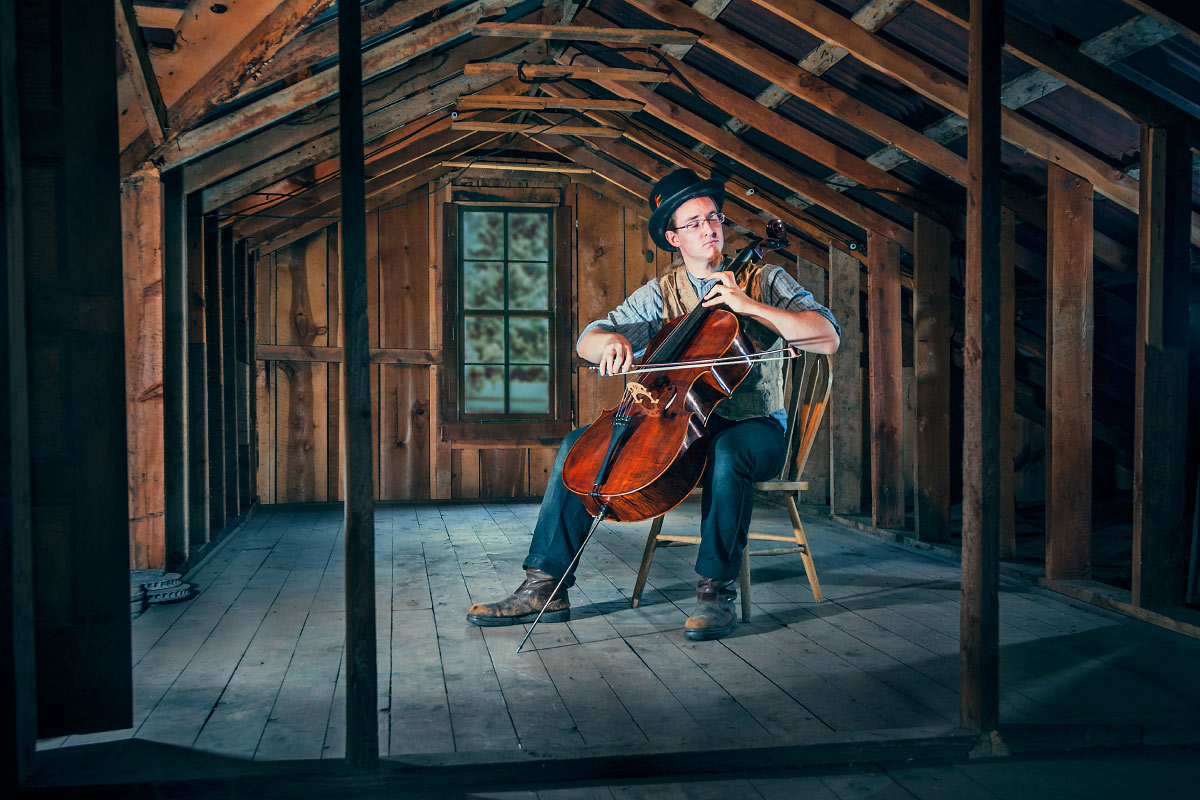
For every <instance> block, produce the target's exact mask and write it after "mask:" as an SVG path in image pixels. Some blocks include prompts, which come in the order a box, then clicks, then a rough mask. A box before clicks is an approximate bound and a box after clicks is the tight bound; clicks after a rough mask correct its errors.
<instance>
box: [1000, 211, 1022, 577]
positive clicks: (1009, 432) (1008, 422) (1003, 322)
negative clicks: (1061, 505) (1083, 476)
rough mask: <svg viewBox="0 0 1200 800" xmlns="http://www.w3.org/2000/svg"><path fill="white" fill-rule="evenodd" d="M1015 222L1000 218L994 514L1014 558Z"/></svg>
mask: <svg viewBox="0 0 1200 800" xmlns="http://www.w3.org/2000/svg"><path fill="white" fill-rule="evenodd" d="M1015 237H1016V218H1015V217H1014V215H1013V212H1012V211H1011V210H1010V209H1007V208H1005V209H1003V210H1002V212H1001V216H1000V441H999V443H998V445H999V453H998V455H997V458H999V460H1000V464H999V469H1000V473H999V475H998V480H999V482H1000V485H999V490H1000V494H999V497H998V499H997V501H996V502H997V508H996V513H997V514H999V519H998V520H997V525H998V527H999V534H998V535H999V537H1000V557H1001V558H1012V557H1014V556H1015V555H1016V554H1017V503H1016V496H1015V484H1014V475H1013V464H1014V463H1015V461H1016V454H1017V438H1016V437H1017V423H1016V411H1015V404H1016V382H1017V377H1016V359H1017V337H1016V324H1017V304H1016V296H1015V293H1016V271H1015V257H1016V239H1015Z"/></svg>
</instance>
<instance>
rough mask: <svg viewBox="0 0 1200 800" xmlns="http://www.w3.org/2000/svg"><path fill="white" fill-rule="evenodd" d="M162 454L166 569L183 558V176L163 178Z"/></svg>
mask: <svg viewBox="0 0 1200 800" xmlns="http://www.w3.org/2000/svg"><path fill="white" fill-rule="evenodd" d="M163 205H164V208H165V213H164V216H163V453H164V458H165V465H164V466H165V470H166V525H165V527H166V532H167V569H173V568H175V567H178V566H180V565H181V564H184V563H186V562H187V559H188V488H189V481H188V477H189V476H188V336H187V333H188V330H187V329H188V302H187V241H186V237H185V234H184V232H185V230H186V228H187V208H186V205H185V201H184V197H183V176H182V174H181V172H180V170H173V171H171V172H168V173H167V174H166V175H164V176H163Z"/></svg>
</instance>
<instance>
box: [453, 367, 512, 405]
mask: <svg viewBox="0 0 1200 800" xmlns="http://www.w3.org/2000/svg"><path fill="white" fill-rule="evenodd" d="M464 373H465V375H464V377H465V379H466V380H464V381H463V383H464V384H465V385H464V386H463V410H464V411H466V412H467V413H468V414H503V413H504V367H467V368H466V369H465V370H464Z"/></svg>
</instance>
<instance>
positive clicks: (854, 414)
mask: <svg viewBox="0 0 1200 800" xmlns="http://www.w3.org/2000/svg"><path fill="white" fill-rule="evenodd" d="M829 310H830V311H832V312H833V316H834V317H835V318H836V319H837V321H838V325H839V326H841V329H842V337H841V338H842V343H841V346H840V347H839V348H838V350H839V353H840V357H838V358H835V359H833V385H834V387H835V388H834V392H833V397H832V399H831V401H830V404H829V414H830V429H829V430H830V437H829V438H830V441H829V447H830V462H831V464H832V472H831V475H830V480H829V495H830V499H829V508H830V510H831V511H832V512H833V513H835V514H858V513H859V512H860V511H861V510H862V448H863V430H862V416H863V406H862V368H861V367H860V366H859V364H860V361H859V356H860V353H861V352H862V334H861V333H860V332H859V330H860V328H859V326H860V322H859V263H858V261H857V260H855V258H854V257H853V256H851V255H850V254H849V253H846V252H845V251H843V250H840V249H839V248H836V247H833V246H830V248H829Z"/></svg>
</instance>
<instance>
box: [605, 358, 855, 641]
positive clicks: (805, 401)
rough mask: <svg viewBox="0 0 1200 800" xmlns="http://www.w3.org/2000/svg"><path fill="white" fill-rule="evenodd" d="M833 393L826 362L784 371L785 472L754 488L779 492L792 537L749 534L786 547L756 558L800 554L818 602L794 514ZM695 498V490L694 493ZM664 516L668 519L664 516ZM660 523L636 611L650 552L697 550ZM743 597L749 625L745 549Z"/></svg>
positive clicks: (637, 588)
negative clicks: (687, 547)
mask: <svg viewBox="0 0 1200 800" xmlns="http://www.w3.org/2000/svg"><path fill="white" fill-rule="evenodd" d="M832 388H833V373H832V372H831V370H830V363H829V356H827V355H816V354H813V353H806V354H805V355H804V358H803V359H799V358H798V359H792V360H791V361H789V362H788V366H787V367H786V376H785V381H784V392H785V396H786V397H787V400H788V430H787V450H786V455H785V457H784V461H783V468H782V469H781V470H780V471H779V477H777V478H776V479H775V480H770V481H761V482H759V483H756V484H754V488H755V489H757V490H758V491H760V492H781V493H782V494H783V496H784V502H785V504H786V505H787V510H788V514H789V515H790V516H791V519H792V535H791V536H786V535H782V534H777V533H758V532H755V531H751V532H750V533H749V534H748V538H749V539H750V541H768V542H786V543H788V544H789V545H791V546H790V547H777V548H774V549H770V550H755V551H754V555H755V556H756V557H757V556H775V555H786V554H790V553H799V554H800V558H801V559H802V560H803V562H804V571H805V572H806V573H807V574H808V583H809V586H811V587H812V593H813V597H814V598H816V600H817V602H818V603H820V602H822V601H823V600H824V599H825V597H824V596H823V595H822V594H821V584H820V582H819V581H818V580H817V568H816V566H815V565H814V564H813V560H812V551H811V550H810V549H809V546H808V537H807V536H806V535H805V534H804V526H803V525H802V524H801V523H800V512H799V511H798V510H797V508H796V493H797V492H803V491H805V490H807V489H808V481H802V480H800V476H801V475H803V474H804V465H805V464H806V463H807V462H808V454H809V452H810V451H811V450H812V445H813V441H814V440H815V439H816V435H817V429H818V428H819V427H820V426H821V419H822V418H823V417H824V416H825V408H826V406H827V405H828V404H829V393H830V391H831V389H832ZM695 491H696V492H699V491H700V490H699V489H698V488H697V489H696V490H695ZM663 516H666V515H663ZM662 524H663V517H658V518H656V519H655V520H654V523H653V524H652V525H651V526H650V535H649V536H648V537H647V538H646V550H645V552H644V554H643V555H642V564H641V566H640V567H639V568H638V576H637V582H636V583H635V584H634V586H633V598H632V599H631V600H630V603H629V604H630V605H631V606H632V607H633V608H637V606H638V603H639V602H641V599H642V591H643V590H644V589H645V588H646V577H647V575H648V574H649V573H650V564H651V562H653V561H654V551H655V550H656V549H657V548H658V547H659V546H660V545H661V544H664V543H666V544H668V545H670V544H681V543H688V544H699V543H700V537H699V536H687V535H683V534H674V533H663V532H662ZM738 580H739V583H740V588H741V594H742V621H743V622H749V621H750V547H749V543H747V546H746V549H745V550H744V551H743V553H742V570H741V575H740V576H739V579H738Z"/></svg>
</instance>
